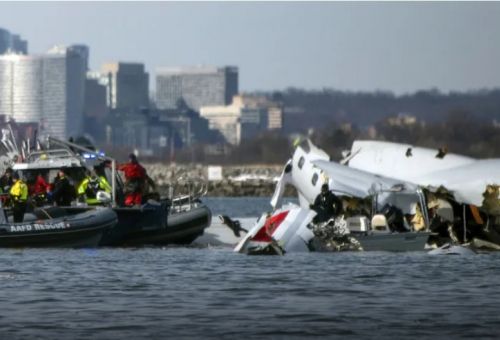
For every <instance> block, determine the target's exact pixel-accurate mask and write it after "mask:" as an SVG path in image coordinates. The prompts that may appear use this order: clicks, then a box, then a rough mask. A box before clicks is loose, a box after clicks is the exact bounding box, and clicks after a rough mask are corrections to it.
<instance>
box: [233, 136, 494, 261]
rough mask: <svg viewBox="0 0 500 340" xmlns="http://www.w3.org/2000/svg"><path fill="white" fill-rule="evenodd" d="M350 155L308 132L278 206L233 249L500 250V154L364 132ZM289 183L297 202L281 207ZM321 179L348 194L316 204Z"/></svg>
mask: <svg viewBox="0 0 500 340" xmlns="http://www.w3.org/2000/svg"><path fill="white" fill-rule="evenodd" d="M343 156H344V158H343V159H342V160H341V161H340V162H339V163H337V162H333V161H331V160H330V157H329V156H328V154H326V153H325V152H324V151H323V150H321V149H319V148H318V147H316V146H315V145H314V144H312V142H311V141H309V140H304V141H302V143H300V144H299V145H297V147H296V149H295V152H294V154H293V156H292V159H290V160H289V161H288V162H287V163H286V165H285V167H284V169H283V172H282V174H281V177H280V179H279V181H278V183H277V185H276V189H275V192H274V195H273V197H272V198H271V202H270V203H271V206H272V208H273V211H272V212H271V213H264V214H262V216H261V217H260V218H259V219H258V220H257V222H256V223H255V225H254V226H253V228H251V229H250V230H249V231H248V232H247V233H246V235H245V236H244V237H243V238H242V239H241V240H240V242H239V243H238V244H237V246H236V247H235V248H234V251H236V252H240V253H245V254H284V253H286V252H300V251H332V252H334V251H359V250H365V251H370V250H378V251H418V250H425V249H434V250H432V251H431V252H430V253H437V254H466V253H469V252H472V251H476V250H479V249H486V250H500V200H499V185H500V159H486V160H477V159H474V158H470V157H465V156H460V155H456V154H448V153H447V150H445V149H440V150H433V149H427V148H422V147H414V146H411V145H406V144H398V143H389V142H377V141H355V142H354V143H353V145H352V148H351V150H348V151H346V152H344V154H343ZM325 184H326V185H327V187H326V186H325ZM286 185H293V186H294V187H295V188H296V190H297V193H298V200H299V204H298V205H296V204H288V205H284V206H282V204H281V202H282V196H283V192H284V188H285V186H286ZM322 186H324V187H326V188H327V190H329V191H331V192H332V193H334V194H335V196H336V197H337V201H338V202H340V203H339V205H340V207H338V208H339V209H338V210H337V212H336V213H335V214H333V215H330V216H325V214H324V212H323V211H322V210H321V207H319V208H318V206H317V204H315V200H316V198H317V197H318V195H319V194H320V190H321V189H320V188H321V187H322ZM245 231H246V230H245Z"/></svg>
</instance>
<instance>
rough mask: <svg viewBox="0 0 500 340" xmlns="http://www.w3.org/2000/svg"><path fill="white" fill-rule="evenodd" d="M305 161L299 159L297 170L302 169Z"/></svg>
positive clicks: (302, 158) (301, 158)
mask: <svg viewBox="0 0 500 340" xmlns="http://www.w3.org/2000/svg"><path fill="white" fill-rule="evenodd" d="M305 161H306V160H305V159H304V157H300V159H299V164H298V165H299V169H302V167H303V166H304V163H305Z"/></svg>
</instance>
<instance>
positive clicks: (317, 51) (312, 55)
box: [0, 2, 500, 93]
mask: <svg viewBox="0 0 500 340" xmlns="http://www.w3.org/2000/svg"><path fill="white" fill-rule="evenodd" d="M0 27H3V28H6V29H8V30H9V31H11V32H13V33H18V34H21V36H22V37H23V38H24V39H27V40H28V44H29V46H28V47H29V51H30V53H40V52H44V51H46V50H47V49H48V48H49V47H51V46H52V45H54V44H60V43H62V44H72V43H83V44H86V45H88V46H89V47H90V66H91V68H93V69H98V68H99V67H100V65H101V64H102V63H104V62H108V61H134V62H143V63H145V65H146V69H147V70H148V72H149V73H150V76H151V78H152V79H154V75H155V68H157V67H160V66H185V65H199V64H203V65H218V66H222V65H236V66H238V67H239V72H240V89H241V90H243V91H253V90H281V89H285V88H287V87H291V86H293V87H299V88H306V89H322V88H324V87H329V88H335V89H340V90H356V91H357V90H376V89H380V90H390V91H394V92H396V93H405V92H412V91H415V90H418V89H428V88H432V87H437V88H439V89H440V90H444V91H449V90H469V89H479V88H492V87H500V3H454V2H444V3H442V2H441V3H430V2H422V3H415V2H413V3H409V2H403V3H387V2H385V3H377V2H369V3H360V2H357V3H341V2H317V3H306V2H303V3H299V2H276V3H271V2H267V3H263V2H231V3H228V2H202V3H199V2H189V3H184V2H183V3H181V2H177V3H176V2H148V3H144V2H105V3H104V2H78V3H61V2H52V3H50V2H36V3H29V2H21V3H9V2H0ZM152 83H154V81H152Z"/></svg>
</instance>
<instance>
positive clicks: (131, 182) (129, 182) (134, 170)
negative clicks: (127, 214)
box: [118, 153, 147, 206]
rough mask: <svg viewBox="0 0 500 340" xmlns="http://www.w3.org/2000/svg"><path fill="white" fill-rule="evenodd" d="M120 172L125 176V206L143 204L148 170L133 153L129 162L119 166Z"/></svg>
mask: <svg viewBox="0 0 500 340" xmlns="http://www.w3.org/2000/svg"><path fill="white" fill-rule="evenodd" d="M118 170H120V171H123V174H124V175H125V190H124V191H125V205H126V206H133V205H140V204H141V203H142V191H143V188H144V183H145V180H146V178H147V175H146V169H144V168H143V167H142V165H140V164H139V162H138V161H137V157H136V156H135V155H134V154H133V153H131V154H130V155H129V162H128V163H126V164H122V165H120V166H118Z"/></svg>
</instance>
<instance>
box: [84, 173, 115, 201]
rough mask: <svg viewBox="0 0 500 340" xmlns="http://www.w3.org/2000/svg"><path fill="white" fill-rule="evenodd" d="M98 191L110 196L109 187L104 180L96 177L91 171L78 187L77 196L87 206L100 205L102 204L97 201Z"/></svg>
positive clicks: (101, 177)
mask: <svg viewBox="0 0 500 340" xmlns="http://www.w3.org/2000/svg"><path fill="white" fill-rule="evenodd" d="M99 191H104V192H106V193H108V194H111V185H109V183H108V181H107V180H106V178H104V177H103V176H97V174H96V172H95V171H94V170H93V171H92V172H91V173H90V174H89V175H88V176H87V177H85V178H84V179H83V181H82V182H81V183H80V185H79V186H78V196H79V198H80V199H83V200H85V201H86V202H87V204H89V205H95V204H101V203H102V202H101V201H99V200H98V199H97V192H99Z"/></svg>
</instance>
